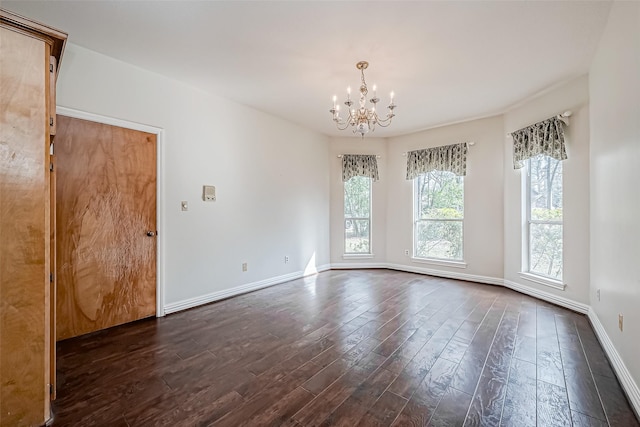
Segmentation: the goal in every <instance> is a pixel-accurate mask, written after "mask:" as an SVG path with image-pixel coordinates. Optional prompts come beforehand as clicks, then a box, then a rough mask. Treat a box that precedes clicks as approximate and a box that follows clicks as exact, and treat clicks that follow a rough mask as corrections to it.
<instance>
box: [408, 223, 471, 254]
mask: <svg viewBox="0 0 640 427" xmlns="http://www.w3.org/2000/svg"><path fill="white" fill-rule="evenodd" d="M416 256H417V257H420V258H442V259H454V260H462V221H431V220H429V221H418V222H417V223H416Z"/></svg>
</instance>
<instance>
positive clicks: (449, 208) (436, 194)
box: [416, 171, 464, 219]
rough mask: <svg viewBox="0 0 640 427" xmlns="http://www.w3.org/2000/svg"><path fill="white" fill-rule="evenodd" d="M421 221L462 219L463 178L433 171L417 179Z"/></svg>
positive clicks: (450, 173) (449, 173)
mask: <svg viewBox="0 0 640 427" xmlns="http://www.w3.org/2000/svg"><path fill="white" fill-rule="evenodd" d="M416 179H417V180H418V181H417V185H418V189H417V191H418V195H417V197H418V204H417V206H418V212H417V214H418V218H419V219H462V218H463V216H464V185H463V178H462V177H461V176H456V175H455V174H453V173H452V172H443V171H431V172H429V173H428V174H425V175H422V176H420V177H418V178H416Z"/></svg>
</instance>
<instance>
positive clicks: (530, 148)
mask: <svg viewBox="0 0 640 427" xmlns="http://www.w3.org/2000/svg"><path fill="white" fill-rule="evenodd" d="M511 136H512V137H513V168H514V169H520V168H522V167H523V166H524V161H525V160H527V159H530V158H531V157H535V156H537V155H539V154H544V155H547V156H549V157H552V158H554V159H556V160H566V159H567V151H566V149H565V143H564V122H563V121H562V120H561V119H560V118H559V117H552V118H550V119H547V120H543V121H541V122H540V123H536V124H534V125H531V126H527V127H526V128H523V129H520V130H517V131H515V132H512V133H511Z"/></svg>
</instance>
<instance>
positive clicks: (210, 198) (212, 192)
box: [202, 185, 216, 202]
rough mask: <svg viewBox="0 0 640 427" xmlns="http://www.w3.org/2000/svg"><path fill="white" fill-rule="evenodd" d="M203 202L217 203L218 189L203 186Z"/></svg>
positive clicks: (211, 186)
mask: <svg viewBox="0 0 640 427" xmlns="http://www.w3.org/2000/svg"><path fill="white" fill-rule="evenodd" d="M202 200H204V201H205V202H215V201H216V187H214V186H213V185H203V186H202Z"/></svg>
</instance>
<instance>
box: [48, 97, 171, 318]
mask: <svg viewBox="0 0 640 427" xmlns="http://www.w3.org/2000/svg"><path fill="white" fill-rule="evenodd" d="M56 113H57V114H60V115H61V116H66V117H71V118H74V119H81V120H88V121H91V122H96V123H102V124H105V125H111V126H118V127H121V128H126V129H132V130H137V131H141V132H147V133H151V134H154V135H156V228H157V230H158V234H157V236H156V238H157V245H156V251H157V253H156V317H163V316H164V314H165V313H164V242H165V240H164V233H165V226H164V203H163V202H164V192H163V190H164V174H163V173H162V172H163V169H164V155H163V154H164V129H162V128H159V127H155V126H149V125H145V124H142V123H136V122H130V121H128V120H122V119H116V118H114V117H108V116H103V115H100V114H94V113H89V112H86V111H80V110H75V109H73V108H67V107H60V106H57V107H56ZM54 152H55V139H54Z"/></svg>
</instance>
